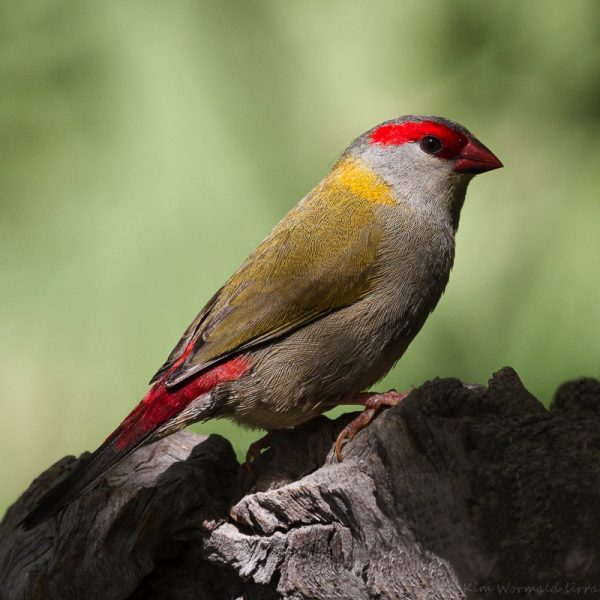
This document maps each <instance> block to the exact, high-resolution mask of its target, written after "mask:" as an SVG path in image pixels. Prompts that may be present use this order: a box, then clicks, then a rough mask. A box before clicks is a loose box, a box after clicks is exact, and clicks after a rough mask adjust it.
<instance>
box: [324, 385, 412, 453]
mask: <svg viewBox="0 0 600 600" xmlns="http://www.w3.org/2000/svg"><path fill="white" fill-rule="evenodd" d="M409 394H410V392H396V391H395V390H390V391H389V392H384V393H382V394H359V396H357V397H356V398H355V403H357V404H362V405H363V406H364V407H365V410H363V411H362V412H361V413H360V414H359V415H358V416H357V417H355V418H354V419H353V420H352V421H350V423H348V425H346V427H344V429H342V431H340V434H339V435H338V437H337V440H336V441H335V455H336V457H337V459H338V462H342V447H343V445H344V442H345V441H346V440H348V441H350V440H351V439H352V438H353V437H354V436H355V435H356V434H357V433H358V432H359V431H360V430H361V429H364V428H365V427H366V426H367V425H368V424H369V423H370V422H371V421H372V420H373V417H374V416H375V414H376V413H377V411H378V410H380V409H381V408H384V407H390V406H395V405H396V404H398V402H400V401H401V400H404V398H406V397H407V396H408V395H409ZM351 403H354V402H351Z"/></svg>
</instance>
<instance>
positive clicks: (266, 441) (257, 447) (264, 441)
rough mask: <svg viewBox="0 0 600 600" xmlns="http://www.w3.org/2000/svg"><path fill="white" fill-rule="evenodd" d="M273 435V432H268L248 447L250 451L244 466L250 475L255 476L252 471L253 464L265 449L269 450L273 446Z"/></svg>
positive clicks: (247, 453)
mask: <svg viewBox="0 0 600 600" xmlns="http://www.w3.org/2000/svg"><path fill="white" fill-rule="evenodd" d="M272 435H273V432H272V431H267V433H266V434H265V435H263V436H262V437H261V438H259V439H258V440H256V441H255V442H252V443H251V444H250V446H248V450H247V452H246V462H245V463H244V464H245V466H246V470H247V471H248V473H250V475H254V472H253V471H252V463H253V462H254V460H255V459H256V458H257V457H258V455H259V454H260V453H261V452H262V451H263V450H264V449H265V448H268V447H269V446H270V445H271V436H272Z"/></svg>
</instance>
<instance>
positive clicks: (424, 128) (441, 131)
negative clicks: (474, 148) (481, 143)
mask: <svg viewBox="0 0 600 600" xmlns="http://www.w3.org/2000/svg"><path fill="white" fill-rule="evenodd" d="M427 135H432V136H434V137H436V138H438V139H439V140H440V141H441V142H442V146H443V148H442V150H441V152H439V153H438V154H436V156H441V157H442V158H455V157H456V156H458V155H459V153H460V151H461V150H462V149H463V148H464V147H465V146H466V145H467V143H468V141H469V140H468V139H467V136H465V135H464V134H463V133H460V132H458V131H455V130H454V129H451V128H450V127H448V126H447V125H443V124H441V123H436V122H435V121H408V122H406V123H388V124H387V125H382V126H381V127H378V128H377V129H376V130H375V131H373V133H372V134H371V143H372V144H381V145H382V146H392V145H393V146H399V145H401V144H406V143H407V142H420V141H421V140H422V139H423V138H424V137H425V136H427Z"/></svg>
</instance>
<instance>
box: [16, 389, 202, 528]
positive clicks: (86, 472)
mask: <svg viewBox="0 0 600 600" xmlns="http://www.w3.org/2000/svg"><path fill="white" fill-rule="evenodd" d="M184 389H185V387H184V388H181V389H180V390H176V391H174V392H171V391H169V390H168V389H167V388H166V387H165V385H164V384H163V383H162V382H158V383H157V384H155V385H154V386H153V387H152V388H151V389H150V390H149V392H148V393H147V394H146V396H145V397H144V399H143V400H142V401H141V402H140V403H139V404H138V405H137V406H136V407H135V408H134V409H133V411H132V412H131V413H130V414H129V416H127V418H126V419H125V420H124V421H123V422H122V423H121V424H120V425H119V427H117V429H116V430H115V431H114V432H113V433H111V434H110V436H109V437H108V438H107V439H106V441H105V442H104V443H103V444H102V445H101V446H100V447H99V448H98V449H97V450H96V451H95V452H94V453H93V454H92V455H91V456H90V457H88V458H87V459H84V460H83V461H82V462H81V463H80V464H79V465H78V466H77V467H76V468H75V470H74V471H73V472H72V473H69V475H67V476H66V477H65V478H64V479H63V480H62V481H60V482H59V483H58V484H57V485H55V486H54V487H53V488H51V489H50V490H49V491H48V492H47V493H46V495H44V496H43V497H42V499H41V500H40V502H39V504H38V505H37V506H36V508H35V509H34V510H33V511H32V512H31V513H30V514H29V515H28V516H27V517H25V518H24V519H23V520H22V521H21V523H20V525H22V526H23V528H25V529H32V528H33V527H35V526H36V525H39V524H40V523H42V522H43V521H45V520H47V519H49V518H50V517H52V516H53V515H55V514H56V513H57V512H58V511H59V510H61V509H62V508H65V507H66V506H68V505H69V504H70V503H71V502H73V500H75V499H76V498H78V497H79V496H81V495H82V494H85V493H86V492H87V491H89V490H90V489H91V488H93V487H94V485H95V484H96V483H97V482H98V480H99V479H100V478H101V477H102V476H103V475H104V474H105V473H106V472H107V471H108V470H109V469H110V468H111V467H113V466H114V465H116V464H117V463H118V462H120V461H121V460H123V459H124V458H125V457H126V456H129V454H131V453H132V452H133V451H134V450H136V449H137V448H139V447H140V446H141V445H143V444H146V443H149V442H150V441H152V440H156V439H159V438H160V437H162V435H164V434H162V435H161V431H164V427H163V426H164V425H165V423H166V422H167V421H169V420H170V419H171V418H172V417H173V416H174V415H176V414H177V413H178V412H179V411H180V410H181V409H182V408H183V406H184V405H185V404H184V403H185V401H186V400H187V398H182V390H184ZM190 395H191V394H190ZM182 427H183V425H182Z"/></svg>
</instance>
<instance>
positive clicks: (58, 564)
mask: <svg viewBox="0 0 600 600" xmlns="http://www.w3.org/2000/svg"><path fill="white" fill-rule="evenodd" d="M347 421H348V416H344V417H340V418H339V419H337V420H336V421H331V420H329V419H327V418H325V417H321V418H319V419H317V420H315V421H313V422H311V423H309V424H307V425H306V426H303V427H301V428H298V429H296V430H293V431H286V432H281V433H278V434H276V435H274V436H273V442H272V446H271V448H270V449H269V450H268V451H267V452H265V453H263V454H262V455H261V456H260V457H259V458H258V459H257V461H256V462H255V464H254V471H255V476H254V477H251V476H250V475H249V474H248V473H246V471H245V469H243V468H242V467H241V466H240V465H239V464H238V463H237V461H236V459H235V455H234V453H233V450H232V448H231V446H230V444H229V442H227V441H226V440H225V439H223V438H221V437H219V436H210V437H208V438H203V437H201V436H198V435H195V434H192V433H189V432H181V433H178V434H175V435H173V436H170V437H169V438H166V439H164V440H161V441H160V442H158V443H156V444H153V445H151V446H148V447H145V448H142V449H140V450H139V451H137V452H136V453H135V454H133V455H132V456H131V457H129V458H128V459H127V460H125V461H123V463H121V464H120V465H118V466H117V467H115V468H114V469H113V470H112V471H111V472H110V474H109V475H108V476H107V477H106V480H105V481H103V483H102V484H101V485H99V486H98V487H97V488H95V489H94V490H93V491H92V492H90V493H88V494H87V495H85V496H83V497H82V498H80V499H79V500H77V501H76V502H75V503H73V504H72V505H71V506H69V507H68V508H67V509H66V510H65V511H64V512H62V513H60V514H59V515H57V517H56V518H54V519H53V520H51V521H49V522H47V523H45V524H43V525H41V526H39V527H37V528H35V529H34V530H32V531H30V532H24V531H22V530H20V529H18V528H16V523H17V522H18V521H19V520H20V519H21V518H22V517H23V516H24V515H25V514H26V513H27V512H28V510H29V509H30V508H32V506H33V505H34V503H35V501H36V499H37V498H39V497H40V495H41V494H42V493H43V492H44V490H46V489H47V488H48V487H49V486H50V485H51V484H52V482H54V481H55V480H56V479H58V478H59V477H61V476H62V475H63V474H64V473H66V472H67V471H70V470H71V469H72V468H73V467H74V466H75V464H76V460H75V459H74V458H72V457H67V458H64V459H62V460H61V461H59V462H58V463H57V464H55V465H54V466H52V467H51V468H50V469H48V470H47V471H46V472H45V473H43V474H42V475H41V476H40V477H39V478H38V479H36V480H35V481H34V482H33V483H32V484H31V486H30V488H29V489H28V490H27V491H26V492H25V493H24V494H23V495H22V496H21V498H19V500H18V501H17V502H16V503H15V504H14V505H13V506H12V507H11V509H10V510H9V511H8V512H7V514H6V516H5V518H4V520H3V522H2V524H1V525H0V574H1V577H0V598H1V599H2V600H9V599H10V600H13V599H21V598H23V599H25V598H26V599H30V598H44V599H50V600H51V599H54V598H60V599H63V598H82V599H88V598H89V599H94V598H102V599H103V600H105V599H111V598H115V599H117V598H123V599H125V598H127V599H136V600H141V599H152V598H157V599H158V598H160V599H165V598H166V599H175V600H180V599H186V600H187V599H190V600H191V599H194V600H203V599H207V600H208V599H210V600H220V599H223V600H224V599H233V598H237V599H242V598H243V599H246V600H259V599H263V600H271V599H276V598H292V599H307V598H315V599H327V600H332V599H336V598H340V599H348V598H353V599H354V598H358V599H362V598H365V599H367V598H369V599H371V598H424V599H425V598H426V599H449V598H452V599H454V598H464V597H467V598H494V597H502V598H510V597H517V596H518V597H528V596H531V597H533V596H534V595H536V594H537V597H539V596H540V595H542V596H543V595H544V594H548V595H551V596H552V597H553V598H560V597H563V596H564V597H569V598H572V597H573V596H574V595H576V591H577V588H579V591H580V593H581V594H587V597H594V596H596V597H597V596H600V542H599V541H598V540H599V539H600V518H599V517H600V509H599V508H598V507H599V506H600V382H599V381H597V380H593V379H581V380H578V381H574V382H570V383H567V384H564V385H563V386H561V387H560V388H559V390H558V391H557V394H556V397H555V400H554V403H553V405H552V407H551V409H550V410H546V409H545V408H544V407H543V406H542V405H541V404H540V403H539V402H538V401H537V400H536V399H535V398H534V397H533V396H532V395H531V394H530V393H529V392H527V390H526V389H525V388H524V387H523V385H522V384H521V382H520V380H519V378H518V376H517V375H516V373H514V371H512V369H509V368H505V369H503V370H501V371H500V372H498V373H496V374H495V375H494V377H493V378H492V380H491V381H490V383H489V386H488V387H487V388H486V387H483V386H463V385H462V384H461V383H460V382H459V381H457V380H453V379H443V380H440V379H438V380H434V381H432V382H429V383H426V384H425V385H423V386H421V387H420V388H418V389H416V390H414V391H413V392H412V394H411V395H410V396H409V397H408V398H407V399H406V400H404V401H403V402H402V403H401V404H400V405H398V406H397V407H394V408H391V409H389V410H386V411H383V412H382V413H380V414H379V415H378V416H377V417H376V419H375V420H374V421H373V423H372V424H371V425H369V427H368V428H367V429H365V430H363V431H362V432H361V433H360V434H358V435H357V436H356V438H355V439H354V440H353V441H352V442H351V443H350V444H348V445H347V446H346V447H345V449H344V461H343V462H342V463H341V464H338V463H337V462H336V460H335V457H334V455H333V453H332V444H333V441H334V440H335V437H336V435H337V433H338V432H339V431H340V430H341V428H342V427H343V426H344V425H345V424H346V423H347ZM521 586H524V587H521ZM583 586H588V587H587V588H584V587H583ZM540 590H541V591H540ZM544 590H545V591H544ZM594 590H595V591H594Z"/></svg>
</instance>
